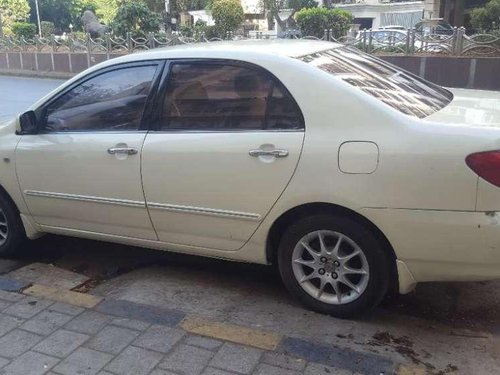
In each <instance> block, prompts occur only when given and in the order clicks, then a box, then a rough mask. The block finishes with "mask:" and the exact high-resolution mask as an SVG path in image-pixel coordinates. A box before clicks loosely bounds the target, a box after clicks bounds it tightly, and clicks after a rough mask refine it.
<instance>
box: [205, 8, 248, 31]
mask: <svg viewBox="0 0 500 375" xmlns="http://www.w3.org/2000/svg"><path fill="white" fill-rule="evenodd" d="M210 9H211V11H212V17H213V19H214V22H215V27H216V28H217V31H218V33H219V34H220V35H221V36H223V35H225V34H226V33H227V32H228V31H234V30H236V29H237V28H238V27H239V26H240V25H241V23H242V22H243V20H244V13H243V7H242V6H241V2H240V1H239V0H213V1H212V3H211V5H210Z"/></svg>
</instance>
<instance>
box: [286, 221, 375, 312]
mask: <svg viewBox="0 0 500 375" xmlns="http://www.w3.org/2000/svg"><path fill="white" fill-rule="evenodd" d="M292 269H293V274H294V276H295V278H296V280H297V281H298V283H299V285H300V286H301V288H302V289H303V290H304V291H305V292H306V293H308V294H309V295H310V296H311V297H313V298H315V299H317V300H319V301H321V302H324V303H328V304H333V305H343V304H347V303H350V302H352V301H354V300H356V299H357V298H359V297H360V296H361V295H362V294H363V292H364V291H365V290H366V287H367V285H368V281H369V278H370V269H369V265H368V261H367V259H366V256H365V254H364V253H363V250H362V249H361V248H360V247H359V246H358V245H357V244H356V243H355V242H354V241H353V240H352V239H351V238H349V237H348V236H346V235H344V234H342V233H338V232H334V231H330V230H318V231H314V232H311V233H308V234H306V235H305V236H304V237H302V238H301V239H300V240H299V241H298V242H297V244H296V246H295V248H294V250H293V253H292Z"/></svg>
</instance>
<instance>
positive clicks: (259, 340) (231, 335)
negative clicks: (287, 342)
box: [181, 316, 281, 350]
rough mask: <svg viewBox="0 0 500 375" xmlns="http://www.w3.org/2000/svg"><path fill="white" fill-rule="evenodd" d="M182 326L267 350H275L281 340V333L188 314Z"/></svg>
mask: <svg viewBox="0 0 500 375" xmlns="http://www.w3.org/2000/svg"><path fill="white" fill-rule="evenodd" d="M181 327H182V328H183V329H184V330H185V331H188V332H190V333H194V334H197V335H201V336H208V337H213V338H216V339H221V340H225V341H231V342H234V343H237V344H242V345H248V346H253V347H255V348H259V349H265V350H275V349H276V348H277V346H278V344H279V343H280V341H281V335H278V334H276V333H273V332H267V331H262V330H258V329H252V328H246V327H240V326H236V325H232V324H225V323H219V322H214V321H211V320H207V319H203V318H200V317H195V316H187V317H186V318H185V319H184V320H183V321H182V322H181Z"/></svg>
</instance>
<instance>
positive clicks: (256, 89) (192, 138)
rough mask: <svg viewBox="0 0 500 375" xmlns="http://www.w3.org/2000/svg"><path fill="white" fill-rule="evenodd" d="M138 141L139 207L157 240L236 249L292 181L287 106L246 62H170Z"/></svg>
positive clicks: (293, 145)
mask: <svg viewBox="0 0 500 375" xmlns="http://www.w3.org/2000/svg"><path fill="white" fill-rule="evenodd" d="M168 72H169V73H168V77H167V78H166V79H165V82H164V83H163V86H162V89H161V90H160V92H162V93H164V98H160V96H159V107H160V109H161V113H160V114H159V121H158V126H157V129H156V130H155V131H151V132H150V133H149V134H148V135H147V137H146V141H145V143H144V149H143V159H142V177H143V184H144V192H145V196H146V202H147V206H148V209H149V212H150V215H151V219H152V221H153V225H154V227H155V229H156V232H157V234H158V237H159V239H160V240H161V241H164V242H169V243H174V244H180V245H187V246H196V247H205V248H213V249H220V250H228V251H230V250H236V249H238V248H240V247H241V246H243V245H244V244H245V242H246V241H248V239H249V238H250V237H251V235H252V234H253V233H254V231H255V230H256V229H257V227H258V225H259V223H260V222H261V221H262V220H263V219H264V217H265V216H266V215H267V213H268V212H269V210H270V209H271V207H272V206H273V204H274V203H275V202H276V200H277V199H278V198H279V196H280V194H281V193H282V192H283V190H284V189H285V187H286V186H287V184H288V182H289V181H290V179H291V178H292V175H293V173H294V170H295V168H296V165H297V163H298V160H299V156H300V153H301V150H302V143H303V139H304V121H303V118H302V114H301V112H300V109H299V108H298V106H297V104H296V103H295V101H294V99H293V98H292V97H291V95H290V94H289V93H288V91H287V90H286V88H285V87H284V86H283V85H282V84H281V83H280V82H279V81H278V80H277V79H276V78H275V77H274V76H273V75H271V74H270V73H269V72H267V71H265V70H264V69H262V68H260V67H256V66H254V65H250V64H243V63H236V62H229V61H220V60H217V61H212V60H203V61H201V60H191V61H189V60H187V61H172V62H170V63H169V65H168Z"/></svg>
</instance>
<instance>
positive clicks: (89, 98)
mask: <svg viewBox="0 0 500 375" xmlns="http://www.w3.org/2000/svg"><path fill="white" fill-rule="evenodd" d="M156 70H157V65H147V66H136V67H127V68H120V69H116V70H112V71H109V72H105V73H102V74H100V75H98V76H95V77H93V78H91V79H89V80H87V81H85V82H83V83H80V84H79V85H77V86H75V87H74V88H72V89H71V90H69V91H68V92H66V93H64V94H63V95H62V96H60V97H59V98H58V99H56V100H55V101H54V102H52V103H51V104H49V106H48V107H47V109H46V120H45V126H44V129H43V131H44V132H65V131H70V132H75V131H77V132H80V131H81V132H90V131H92V132H94V131H130V130H137V129H139V126H140V123H141V119H142V115H143V112H144V107H145V105H146V101H147V98H148V96H149V93H150V91H151V85H152V80H153V78H154V76H155V73H156Z"/></svg>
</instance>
